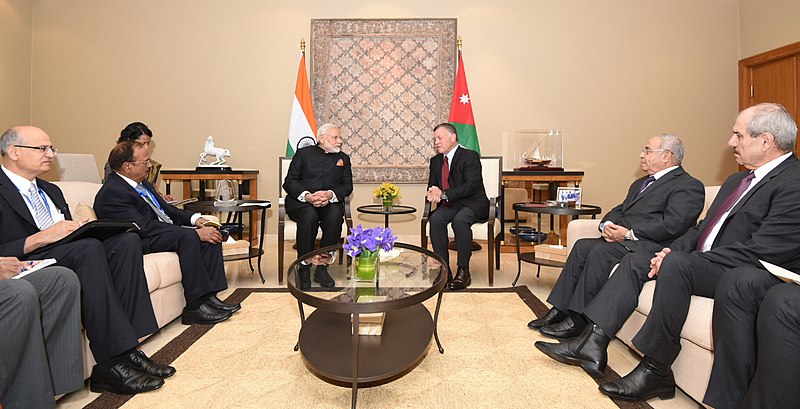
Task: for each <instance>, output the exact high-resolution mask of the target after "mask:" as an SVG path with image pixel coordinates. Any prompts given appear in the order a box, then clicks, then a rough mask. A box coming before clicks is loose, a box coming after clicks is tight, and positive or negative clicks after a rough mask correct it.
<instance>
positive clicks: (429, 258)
mask: <svg viewBox="0 0 800 409" xmlns="http://www.w3.org/2000/svg"><path fill="white" fill-rule="evenodd" d="M341 248H342V246H341V245H336V246H329V247H325V248H322V249H319V250H316V251H313V252H311V253H308V254H306V255H305V256H304V257H302V258H301V259H298V260H295V262H294V263H292V264H291V265H290V266H289V270H288V272H287V284H288V286H289V291H290V292H291V293H292V295H294V296H295V298H297V299H298V300H299V301H301V302H302V303H304V304H308V305H311V306H314V307H317V308H322V309H326V310H330V311H333V312H342V313H354V312H357V313H369V312H381V311H392V310H397V309H401V308H405V307H408V306H411V305H414V304H418V303H420V302H422V301H424V300H427V299H428V298H430V297H432V296H433V295H435V294H436V293H438V292H440V291H441V290H442V289H443V288H444V286H445V284H446V282H447V266H445V265H444V262H443V261H442V259H441V258H440V257H439V256H437V255H436V254H434V253H433V252H432V251H429V250H426V249H423V248H421V247H418V246H414V245H411V244H406V243H395V246H394V249H392V251H390V252H383V251H381V255H380V257H379V258H378V262H377V265H376V272H375V279H374V280H372V281H359V280H358V279H357V278H356V272H355V268H354V267H353V266H355V265H356V263H355V262H354V263H352V265H350V266H348V260H344V261H343V262H342V263H341V264H340V262H339V260H338V257H339V254H340V253H339V250H341ZM345 258H347V257H346V256H345ZM302 262H305V264H303V263H302ZM324 271H327V273H328V274H329V275H330V277H331V278H332V279H333V280H334V286H333V287H330V288H325V287H322V286H320V283H318V282H316V280H315V275H317V274H322V273H323V272H324ZM304 275H307V277H304ZM306 280H309V281H310V283H311V287H310V288H308V289H305V290H303V289H301V288H300V287H301V285H300V283H301V282H303V281H306ZM320 281H324V280H320Z"/></svg>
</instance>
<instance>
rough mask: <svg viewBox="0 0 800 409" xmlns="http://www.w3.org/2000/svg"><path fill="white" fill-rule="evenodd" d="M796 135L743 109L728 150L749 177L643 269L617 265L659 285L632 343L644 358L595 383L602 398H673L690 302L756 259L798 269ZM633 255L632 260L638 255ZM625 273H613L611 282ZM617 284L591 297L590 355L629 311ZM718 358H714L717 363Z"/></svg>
mask: <svg viewBox="0 0 800 409" xmlns="http://www.w3.org/2000/svg"><path fill="white" fill-rule="evenodd" d="M796 136H797V126H796V125H795V123H794V120H793V119H792V117H791V116H790V115H789V113H788V112H786V110H785V109H784V108H783V107H782V106H780V105H778V104H759V105H756V106H753V107H750V108H748V109H746V110H744V111H742V112H741V113H740V114H739V115H738V117H737V118H736V122H735V123H734V125H733V135H732V136H731V138H730V139H729V141H728V145H729V146H730V147H731V148H733V153H734V156H735V158H736V161H737V162H738V163H739V164H741V165H743V166H745V167H746V168H747V169H748V171H745V172H739V173H735V174H733V175H731V176H730V177H729V178H728V179H727V180H726V181H725V183H723V185H722V187H721V188H720V191H719V194H718V195H717V197H716V198H715V199H714V202H713V203H712V204H711V207H710V208H709V210H708V217H707V218H706V219H705V220H703V221H702V222H701V223H700V224H699V225H698V226H696V227H694V228H691V229H689V231H687V232H686V234H684V235H683V236H681V237H680V238H678V239H677V240H675V241H674V242H673V243H672V245H671V246H670V247H669V248H664V249H663V250H661V251H660V252H658V253H657V254H656V256H655V257H653V258H652V259H651V260H650V261H649V263H648V262H646V261H645V262H644V263H642V260H641V258H642V256H641V255H638V258H639V260H634V261H631V262H629V263H627V264H626V263H624V262H623V264H621V266H620V270H623V271H624V270H626V269H631V268H633V269H638V270H639V271H642V270H644V269H649V275H650V276H651V277H652V276H656V275H658V284H657V285H656V290H655V294H654V296H653V306H652V308H651V310H650V314H649V316H648V317H647V320H646V321H645V323H644V325H643V326H642V328H641V329H640V330H639V332H638V333H637V334H636V336H635V337H634V338H633V344H634V345H635V346H636V348H637V349H638V350H639V351H641V352H642V353H643V354H644V358H643V359H642V361H641V362H640V363H639V365H638V366H637V367H636V368H635V369H634V370H633V371H632V372H631V373H629V374H628V375H626V376H624V377H622V378H621V379H619V380H616V381H612V382H606V383H604V384H602V385H600V391H601V392H602V393H604V394H606V395H609V396H612V397H615V398H619V399H624V400H647V399H650V398H653V397H656V396H658V397H660V398H662V399H667V398H671V397H673V396H674V395H675V379H674V376H673V374H672V370H671V365H672V363H673V362H674V361H675V358H676V357H677V356H678V353H679V352H680V349H681V345H680V339H681V338H680V332H681V329H682V328H683V324H684V322H685V321H686V316H687V314H688V311H689V303H690V300H691V296H692V295H699V296H703V297H714V296H715V290H718V285H719V284H720V279H722V277H723V276H724V275H726V274H727V272H728V271H730V270H732V269H736V268H737V267H743V266H747V267H755V266H758V265H759V261H758V260H759V259H761V260H765V261H768V262H770V263H773V264H780V265H783V266H785V267H787V268H789V269H791V270H795V271H797V270H798V269H800V252H798V251H797V243H798V241H800V206H799V205H798V203H800V189H798V188H797V186H798V184H800V166H798V165H797V163H798V160H797V157H796V156H795V155H794V153H793V152H792V150H793V148H794V144H795V139H796ZM632 256H633V257H632V258H637V254H633V255H632ZM623 275H624V274H623ZM623 275H620V271H619V270H618V271H617V272H616V273H615V274H614V275H613V276H612V278H611V280H610V281H614V278H616V277H617V276H621V277H622V276H623ZM623 280H624V279H623ZM610 283H611V282H609V284H610ZM620 284H623V285H621V286H618V287H616V288H613V287H612V289H616V292H614V293H609V294H603V291H601V293H600V294H598V296H597V297H596V298H595V300H596V301H597V300H598V299H601V297H602V299H601V302H600V303H599V305H598V307H599V308H598V310H596V311H593V312H592V313H593V314H594V315H592V314H589V317H590V318H592V320H593V321H594V322H596V323H597V324H598V326H599V327H600V328H601V329H599V330H594V331H592V332H590V333H589V334H588V335H587V338H586V340H585V341H586V344H589V345H591V346H589V347H588V350H592V349H596V348H597V346H598V345H599V344H600V342H599V340H600V339H603V343H604V344H605V345H607V341H605V340H606V339H607V338H608V335H613V333H607V332H605V328H603V325H612V326H613V327H614V328H618V327H617V326H616V325H617V323H619V325H621V324H622V323H623V322H624V321H625V319H626V317H627V316H628V314H630V312H631V311H632V310H633V307H632V308H630V310H631V311H621V309H620V308H619V304H620V301H618V298H619V294H620V293H622V292H624V291H625V290H624V287H625V285H624V284H625V283H624V282H623V283H620ZM627 286H630V284H628V285H627ZM606 287H609V286H608V285H607V286H606ZM606 287H604V289H603V290H605V289H606ZM634 307H635V303H634ZM620 312H622V313H623V314H624V316H623V315H622V314H620ZM604 323H605V324H604ZM609 323H611V324H609ZM734 325H735V326H736V328H734V329H731V331H732V332H735V331H737V330H742V331H751V330H749V329H747V328H739V327H741V325H740V323H739V322H738V321H736V323H735V324H734ZM719 330H720V328H718V327H717V326H716V323H715V325H714V332H715V334H714V339H715V340H717V339H718V338H719V337H720V336H723V335H722V334H720V333H719ZM750 336H752V332H751V334H750ZM715 344H716V342H715ZM736 347H737V348H738V347H739V346H738V345H737V346H736ZM583 349H584V350H586V349H587V347H586V346H584V347H583ZM584 352H586V351H584ZM587 355H592V353H591V352H590V353H588V354H587ZM719 359H720V356H719V355H718V353H717V355H716V356H715V362H716V361H717V360H719ZM734 359H748V357H746V356H741V357H736V358H734Z"/></svg>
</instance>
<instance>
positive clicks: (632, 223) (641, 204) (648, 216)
mask: <svg viewBox="0 0 800 409" xmlns="http://www.w3.org/2000/svg"><path fill="white" fill-rule="evenodd" d="M645 179H646V177H642V178H640V179H637V180H636V181H634V182H633V183H632V184H631V186H630V187H629V188H628V195H627V196H625V200H624V201H623V202H622V203H620V204H619V205H618V206H616V207H614V208H613V209H611V210H610V211H609V212H608V213H607V214H606V215H605V216H604V217H603V222H606V221H610V222H613V223H614V224H618V225H620V226H624V227H625V228H627V229H633V234H634V235H636V238H637V239H639V241H650V242H654V243H657V244H659V245H660V246H662V247H664V246H667V245H669V244H670V243H671V242H672V241H673V240H675V239H676V238H678V237H680V235H682V234H683V233H685V232H686V230H687V229H689V228H690V227H692V226H694V225H696V224H697V217H698V216H700V212H702V211H703V204H704V199H705V189H704V188H703V183H702V182H700V181H699V180H697V179H695V178H693V177H692V176H691V175H689V174H688V173H687V172H686V171H685V170H684V169H683V168H682V167H680V166H679V167H678V168H676V169H673V170H672V171H670V172H668V173H667V174H666V175H664V176H662V177H660V178H659V179H658V180H656V181H654V182H652V183H651V184H650V186H648V187H647V189H645V190H644V192H642V194H641V195H639V190H640V189H641V188H642V183H643V182H644V180H645ZM637 195H638V197H637ZM625 244H626V245H627V246H628V247H630V248H632V249H633V247H637V246H638V245H639V244H641V243H638V242H637V241H626V242H625ZM631 246H633V247H631Z"/></svg>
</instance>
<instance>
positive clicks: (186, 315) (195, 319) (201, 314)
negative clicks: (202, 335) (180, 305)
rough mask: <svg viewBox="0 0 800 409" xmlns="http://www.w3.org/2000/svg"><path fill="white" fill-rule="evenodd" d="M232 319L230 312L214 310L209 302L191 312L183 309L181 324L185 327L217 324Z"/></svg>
mask: <svg viewBox="0 0 800 409" xmlns="http://www.w3.org/2000/svg"><path fill="white" fill-rule="evenodd" d="M230 317H231V313H230V312H229V311H222V310H218V309H216V308H214V306H212V305H211V303H209V302H208V301H206V302H204V303H203V304H200V306H199V307H197V308H195V309H193V310H190V309H186V308H184V309H183V315H182V316H181V323H182V324H184V325H192V324H216V323H218V322H222V321H225V320H227V319H228V318H230Z"/></svg>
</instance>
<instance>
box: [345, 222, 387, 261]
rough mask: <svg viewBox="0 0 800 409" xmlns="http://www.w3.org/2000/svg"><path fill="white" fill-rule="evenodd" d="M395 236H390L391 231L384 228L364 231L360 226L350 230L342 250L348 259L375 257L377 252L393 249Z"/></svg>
mask: <svg viewBox="0 0 800 409" xmlns="http://www.w3.org/2000/svg"><path fill="white" fill-rule="evenodd" d="M395 241H397V236H395V235H394V234H392V229H390V228H388V227H386V228H383V227H373V228H371V229H365V228H364V227H362V226H361V225H360V224H359V225H358V226H356V227H353V228H352V229H350V235H349V236H347V243H345V244H344V246H342V247H344V249H345V251H346V252H347V255H349V256H350V257H356V256H359V255H360V256H362V257H369V256H372V257H375V256H377V255H378V250H383V251H390V250H391V249H393V248H394V242H395Z"/></svg>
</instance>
